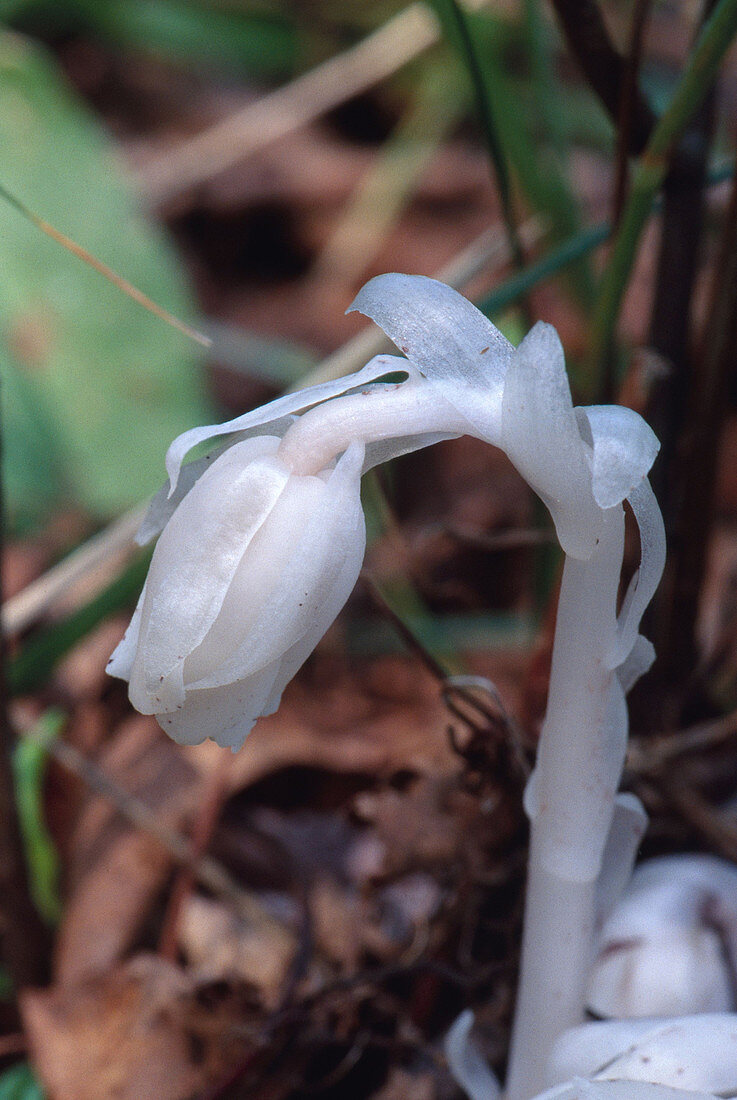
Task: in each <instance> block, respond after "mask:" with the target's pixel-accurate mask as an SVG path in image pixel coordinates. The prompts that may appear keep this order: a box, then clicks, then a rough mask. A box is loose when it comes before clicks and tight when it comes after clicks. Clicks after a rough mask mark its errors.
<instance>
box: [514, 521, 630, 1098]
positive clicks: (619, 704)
mask: <svg viewBox="0 0 737 1100" xmlns="http://www.w3.org/2000/svg"><path fill="white" fill-rule="evenodd" d="M623 548H624V512H623V509H622V507H621V506H618V507H616V508H611V509H609V510H608V511H606V512H605V513H604V524H603V527H602V533H601V536H600V539H599V544H598V546H597V548H596V550H595V552H594V554H593V555H592V557H591V558H590V559H589V560H588V561H581V560H577V559H575V558H571V557H570V556H569V557H567V558H566V563H565V568H564V571H563V581H562V584H561V592H560V599H559V602H558V616H557V620H556V629H555V643H554V647H553V663H552V668H551V674H550V690H549V694H548V709H547V713H546V716H545V721H544V723H543V728H542V733H541V735H540V746H539V749H538V758H537V767H536V772H535V775H534V777H533V780H532V786H531V787H530V788H529V789H528V792H527V796H526V809H527V812H528V814H529V815H530V819H531V839H530V865H529V872H528V882H527V899H526V904H525V926H524V936H523V944H522V964H521V975H520V985H519V992H518V997H517V1007H516V1012H515V1021H514V1028H513V1034H512V1048H511V1054H510V1064H509V1075H508V1082H507V1098H508V1100H529V1098H530V1097H532V1096H535V1095H536V1094H537V1093H538V1092H541V1091H542V1090H543V1088H544V1087H545V1084H546V1080H545V1075H546V1072H547V1066H548V1061H549V1058H550V1053H551V1050H552V1048H553V1045H554V1043H555V1041H556V1040H557V1038H558V1037H559V1036H560V1035H561V1033H562V1032H563V1031H565V1030H566V1029H567V1028H569V1027H573V1026H575V1025H576V1024H578V1023H580V1022H581V1021H582V1019H583V1011H584V996H585V991H586V980H587V976H588V972H589V967H590V963H591V952H592V950H593V931H594V914H595V895H596V885H597V879H598V876H599V871H600V869H601V861H602V855H603V852H604V846H605V844H606V839H607V835H608V833H609V829H610V826H611V821H612V816H613V810H614V798H615V794H616V790H617V787H618V786H619V780H620V777H621V772H622V767H623V765H624V751H625V744H626V737H627V730H626V725H627V722H626V713H625V711H624V709H623V708H624V695H623V693H622V690H621V688H620V687H619V684H618V681H617V678H616V672H613V671H612V670H610V669H609V668H608V667H607V666H608V663H609V662H608V660H607V655H608V654H609V653H610V652H611V646H612V643H613V640H614V637H615V632H616V608H617V589H618V586H619V578H620V570H621V565H622V554H623Z"/></svg>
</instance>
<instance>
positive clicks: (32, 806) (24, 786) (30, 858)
mask: <svg viewBox="0 0 737 1100" xmlns="http://www.w3.org/2000/svg"><path fill="white" fill-rule="evenodd" d="M65 720H66V719H65V716H64V715H63V714H62V713H61V712H60V711H56V710H49V711H47V712H46V714H44V715H43V716H42V717H41V718H40V719H39V720H38V722H37V723H36V725H35V726H34V728H33V730H32V731H31V736H29V737H24V738H22V739H21V740H20V741H19V742H18V744H17V745H16V747H15V750H14V752H13V773H14V779H15V796H16V805H17V806H18V816H19V818H20V827H21V833H22V835H23V843H24V845H25V851H26V863H27V866H28V875H29V878H30V885H31V896H32V898H33V901H34V903H35V905H36V908H37V909H38V911H39V913H40V914H41V916H42V917H43V918H44V920H46V921H47V922H48V923H49V924H56V923H57V921H58V920H59V917H60V916H61V897H60V895H59V857H58V855H57V851H56V847H55V845H54V842H53V840H52V839H51V835H50V833H49V830H48V828H47V827H46V816H45V812H44V780H45V778H46V764H47V761H48V746H49V744H50V743H51V742H52V741H54V740H55V739H56V738H57V737H58V736H59V733H60V732H61V729H62V727H63V725H64V722H65ZM1 1098H2V1091H0V1100H1Z"/></svg>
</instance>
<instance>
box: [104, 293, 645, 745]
mask: <svg viewBox="0 0 737 1100" xmlns="http://www.w3.org/2000/svg"><path fill="white" fill-rule="evenodd" d="M352 308H354V309H358V310H360V311H361V312H363V313H365V314H366V315H367V316H369V317H371V318H372V319H374V320H375V321H376V322H377V323H378V324H379V325H381V327H382V328H383V329H384V330H385V331H386V332H387V334H388V335H389V336H391V338H392V339H393V340H394V341H395V342H396V343H397V345H398V346H399V347H400V348H401V350H402V351H403V352H404V354H405V355H407V359H397V358H394V357H391V356H378V357H377V358H376V359H375V360H373V361H372V362H371V363H370V364H369V365H368V366H367V367H365V368H364V369H363V370H362V371H359V372H358V373H357V374H355V375H353V376H351V377H349V378H342V379H339V380H338V381H336V382H330V383H326V384H323V385H320V386H315V387H312V388H311V389H309V390H305V391H302V392H300V393H298V394H293V395H289V396H287V397H284V398H280V399H279V400H277V401H274V402H272V403H271V404H270V405H267V406H266V407H265V408H263V409H257V410H255V411H253V412H251V413H247V414H245V415H244V416H241V417H237V418H236V419H235V420H231V421H228V422H227V423H225V424H218V425H208V426H206V427H202V428H195V429H192V430H191V431H188V432H185V433H184V434H183V435H182V436H180V437H179V438H178V439H177V440H175V441H174V443H173V444H172V445H171V447H170V448H169V452H168V454H167V463H166V464H167V471H168V473H169V485H168V486H167V487H166V490H163V491H162V492H161V493H160V494H159V496H158V497H157V498H156V499H155V500H154V502H153V504H152V507H151V510H150V513H149V516H148V517H147V520H146V521H145V522H144V525H143V528H142V530H141V532H140V535H139V538H140V540H141V541H148V540H149V539H151V538H154V537H156V536H157V535H160V537H159V542H158V545H157V547H156V549H155V552H154V556H153V560H152V563H151V569H150V572H149V576H148V579H147V582H146V586H145V589H144V592H143V593H142V596H141V600H140V601H139V606H138V608H137V609H136V612H135V615H134V617H133V620H132V622H131V625H130V627H129V629H128V632H127V634H126V636H125V638H124V639H123V641H122V642H121V644H120V646H119V647H118V649H117V650H116V651H115V653H114V654H113V657H112V659H111V662H110V665H109V671H110V673H111V674H112V675H114V676H120V677H122V678H124V679H127V680H129V681H130V698H131V701H132V702H133V704H134V706H136V707H137V708H138V709H139V710H141V711H142V712H144V713H148V714H156V716H157V718H158V720H159V722H160V724H161V725H162V727H163V728H164V729H165V730H166V731H167V732H168V733H170V734H171V735H172V736H173V737H174V738H175V739H176V740H178V741H180V742H181V743H183V744H194V743H197V742H199V741H201V740H203V739H204V738H205V737H212V738H213V739H214V740H216V741H218V742H219V743H220V744H221V745H229V746H231V747H233V748H237V747H239V746H240V745H241V744H242V743H243V740H244V738H245V736H246V734H247V733H248V731H249V730H250V729H251V727H252V726H253V724H254V722H255V721H256V719H257V718H258V717H259V716H260V715H262V714H268V713H271V712H272V711H273V710H274V709H276V707H277V706H278V704H279V698H280V695H281V692H282V690H283V688H284V686H285V684H286V683H287V681H288V680H289V679H290V678H291V677H292V676H293V675H294V673H295V672H296V671H297V669H298V668H299V666H300V665H301V663H302V662H303V661H304V660H305V659H306V657H307V656H308V655H309V653H310V652H311V651H312V649H313V648H314V646H315V645H316V643H317V641H318V640H319V638H320V636H321V635H322V634H323V633H324V632H325V630H326V629H327V628H328V626H329V625H330V623H331V622H332V621H333V619H334V618H335V616H336V615H337V613H338V611H339V610H340V608H341V607H342V605H343V603H344V602H345V600H346V599H347V597H348V595H349V593H350V590H351V588H352V586H353V584H354V582H355V580H356V577H357V576H358V572H359V569H360V563H361V558H362V553H363V548H364V530H363V517H362V515H361V508H360V502H359V480H360V476H361V473H362V472H363V471H365V470H366V469H368V468H370V467H371V466H373V465H375V464H376V463H378V462H383V461H386V460H387V459H389V458H392V457H394V456H396V455H398V454H402V453H405V452H407V451H410V450H414V449H416V448H418V447H423V446H427V445H428V444H429V443H433V442H436V441H437V440H439V439H443V438H448V437H449V436H452V435H460V434H464V433H466V434H470V435H475V436H477V437H478V438H481V439H484V440H486V441H488V442H490V443H492V444H494V445H496V446H499V447H502V448H504V449H505V450H506V451H507V453H508V454H509V456H510V458H511V459H512V461H513V462H514V463H515V465H517V467H518V469H519V470H520V472H521V473H522V474H523V476H525V477H526V478H527V480H528V481H529V482H530V484H531V485H532V487H533V488H534V489H535V490H536V491H537V492H539V493H540V495H541V496H542V498H543V500H544V501H545V502H546V504H548V506H549V508H550V510H551V513H552V516H553V520H554V522H555V524H556V528H557V530H558V534H559V536H560V540H561V543H562V545H563V548H564V549H565V550H566V552H567V553H568V554H569V555H573V556H574V557H580V558H581V559H587V558H589V557H590V556H591V555H592V554H593V552H594V548H595V546H596V545H597V542H598V538H597V530H598V527H599V526H600V525H601V523H603V522H604V519H603V518H602V517H603V516H604V515H605V514H606V512H607V510H611V509H612V508H613V507H615V506H616V507H618V508H619V507H620V502H621V501H622V500H623V499H624V498H625V497H627V498H628V499H629V500H630V501H631V503H632V505H633V508H634V510H635V513H636V514H637V516H638V520H640V521H641V526H642V525H643V522H644V527H646V526H647V517H648V516H649V515H650V514H651V513H652V511H653V507H655V510H657V509H656V506H654V504H653V502H652V501H650V499H649V498H648V497H647V482H646V480H645V474H646V473H647V470H648V469H649V466H650V464H651V463H652V460H653V458H654V455H655V453H656V450H657V441H655V439H654V437H653V435H652V432H650V430H649V428H648V427H647V425H645V423H644V421H642V420H641V419H640V418H639V417H638V416H636V414H634V413H631V412H629V410H622V409H613V410H610V409H595V408H592V409H587V410H575V411H574V409H573V405H572V402H571V397H570V390H569V388H568V381H567V378H566V375H565V366H564V362H563V352H562V348H561V346H560V342H559V341H558V338H557V335H556V334H555V331H554V330H553V329H552V328H550V326H548V325H538V326H536V327H535V328H534V329H533V330H532V332H531V333H530V334H529V335H528V337H527V338H526V339H525V340H524V341H523V343H522V344H521V345H520V348H519V349H517V350H516V351H515V349H514V348H513V347H512V346H511V344H509V342H508V341H507V340H505V338H504V337H503V336H502V335H501V333H500V332H499V331H498V330H497V329H496V328H495V327H494V326H493V325H492V324H491V322H490V321H489V320H488V319H487V318H486V317H484V316H483V314H482V313H480V312H479V310H477V309H476V308H475V307H474V306H473V305H472V304H471V303H470V302H468V301H467V300H466V299H465V298H463V297H462V296H461V295H459V294H457V293H456V292H455V291H454V290H451V289H450V288H449V287H447V286H444V285H443V284H442V283H437V282H435V281H434V280H432V279H426V278H423V277H421V276H407V275H384V276H379V277H378V278H376V279H373V280H371V282H370V283H368V284H367V286H366V287H364V288H363V290H362V291H361V292H360V294H359V295H358V297H357V299H356V301H355V303H354V305H353V307H352ZM396 371H401V372H403V373H404V374H405V375H406V381H404V382H402V383H399V384H394V385H387V384H381V383H378V382H377V379H379V378H381V376H382V375H387V374H388V373H391V372H396ZM217 436H231V437H232V440H231V441H230V443H226V444H225V447H224V448H223V449H221V450H215V451H213V452H211V453H210V454H209V455H207V456H206V457H205V458H203V459H199V460H196V461H194V462H190V463H189V464H188V465H186V466H182V461H183V459H184V458H185V456H186V455H187V454H188V452H189V451H190V450H191V449H192V448H193V447H194V446H196V445H197V444H199V443H201V442H203V441H205V440H208V439H213V438H214V437H217ZM638 494H639V496H640V497H643V496H644V499H643V500H642V501H641V506H640V507H639V508H638V506H637V500H638ZM642 517H644V521H643V518H642ZM643 530H644V528H643ZM656 542H657V540H656ZM646 543H647V538H644V539H643V554H642V568H641V570H640V581H639V584H637V585H634V586H633V595H632V597H631V599H630V601H629V603H628V604H627V606H626V607H625V608H624V609H623V611H622V614H621V615H620V618H619V624H618V630H617V641H616V643H615V642H613V648H612V653H611V654H609V655H607V659H608V660H609V659H611V664H609V667H610V668H614V667H615V666H617V665H619V664H620V663H621V662H622V661H624V659H625V658H626V657H627V655H628V654H629V653H630V651H631V650H632V648H633V646H634V645H635V642H636V641H637V626H638V623H639V618H640V615H641V613H642V610H643V608H644V606H645V603H646V602H647V599H649V596H650V594H651V592H652V589H653V587H654V584H653V581H656V580H657V574H658V573H659V565H658V560H659V556H660V555H659V550H657V551H656V552H655V553H652V552H648V546H647V545H646ZM648 562H649V563H650V572H649V574H648ZM615 564H616V563H615ZM636 648H637V647H636ZM639 648H640V649H641V647H639ZM614 650H616V652H614ZM646 656H647V655H646V654H644V655H643V654H642V653H641V652H640V653H639V657H638V659H637V660H636V661H635V665H634V666H633V668H632V670H631V672H632V675H635V674H636V673H637V672H638V671H641V670H642V667H643V665H644V664H645V663H646V660H645V659H644V658H645V657H646Z"/></svg>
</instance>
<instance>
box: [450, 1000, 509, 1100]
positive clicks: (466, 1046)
mask: <svg viewBox="0 0 737 1100" xmlns="http://www.w3.org/2000/svg"><path fill="white" fill-rule="evenodd" d="M472 1027H473V1012H471V1010H470V1009H469V1008H467V1009H466V1011H465V1012H462V1013H461V1014H460V1016H459V1017H458V1019H457V1020H456V1021H455V1023H454V1024H453V1025H452V1026H451V1028H450V1030H449V1032H448V1034H447V1035H446V1036H445V1040H444V1042H443V1050H444V1052H445V1057H446V1059H447V1061H448V1069H449V1070H450V1073H451V1076H452V1077H453V1079H454V1081H456V1083H457V1084H459V1085H460V1086H461V1088H462V1089H463V1091H464V1092H465V1094H466V1096H468V1097H470V1100H497V1097H499V1096H501V1091H502V1090H501V1088H500V1087H499V1082H498V1081H497V1079H496V1077H495V1076H494V1074H493V1073H492V1072H491V1070H490V1069H489V1066H488V1065H487V1063H486V1062H485V1060H484V1059H483V1058H482V1056H481V1054H480V1052H479V1050H478V1048H477V1047H476V1046H475V1044H474V1043H473V1042H472V1040H471V1035H470V1033H471V1028H472Z"/></svg>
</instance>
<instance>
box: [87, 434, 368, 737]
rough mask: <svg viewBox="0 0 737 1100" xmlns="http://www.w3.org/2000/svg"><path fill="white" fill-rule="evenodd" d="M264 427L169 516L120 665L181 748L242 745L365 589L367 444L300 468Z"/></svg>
mask: <svg viewBox="0 0 737 1100" xmlns="http://www.w3.org/2000/svg"><path fill="white" fill-rule="evenodd" d="M279 443H280V439H279V438H278V437H275V436H269V435H267V436H257V437H255V438H251V439H246V440H244V441H243V442H240V443H236V444H235V445H234V446H232V447H230V448H228V449H227V450H226V451H224V452H223V453H222V454H221V455H220V456H219V457H218V458H217V459H216V460H215V461H214V462H213V463H212V464H211V465H210V466H209V468H208V469H207V470H206V471H205V472H204V473H203V474H202V475H201V477H200V478H199V479H198V480H197V482H196V484H195V485H194V486H193V488H192V489H190V491H189V492H188V493H187V495H186V496H185V497H184V499H183V500H182V502H181V503H180V504H179V506H178V507H177V509H176V510H175V512H174V514H173V515H172V517H171V519H170V520H169V521H168V523H167V524H166V527H165V528H164V530H163V532H162V534H161V537H160V538H159V542H158V544H157V546H156V550H155V551H154V556H153V560H152V562H151V568H150V571H149V575H148V579H147V581H146V586H145V589H144V591H143V593H142V596H141V600H140V602H139V606H138V608H137V610H136V614H135V616H134V618H133V621H132V623H131V625H130V627H129V629H128V632H127V634H126V636H125V638H124V640H123V642H122V643H121V645H120V646H119V647H118V649H117V650H116V652H115V654H114V655H113V659H112V663H111V665H110V668H109V671H110V672H111V673H112V674H113V675H116V676H124V677H125V678H127V679H129V680H130V698H131V702H132V703H133V705H134V706H135V707H136V708H137V709H138V710H140V711H141V712H142V713H144V714H156V715H157V718H158V720H159V722H160V724H161V726H162V728H163V729H164V730H166V732H167V733H169V734H171V736H172V737H173V738H174V739H175V740H177V741H179V742H180V743H182V744H193V743H197V742H198V741H201V740H202V739H203V738H204V737H213V738H214V739H215V740H216V741H218V743H219V744H221V745H229V746H231V747H233V748H238V747H240V745H242V743H243V741H244V739H245V736H246V734H247V733H248V732H249V730H250V728H251V726H252V725H253V723H254V722H255V720H256V718H257V717H258V716H259V715H260V714H269V713H271V712H272V711H273V710H275V709H276V707H277V706H278V705H279V700H280V697H281V693H282V691H283V689H284V686H285V684H286V683H287V682H288V681H289V680H290V679H291V677H292V676H293V675H294V673H295V671H296V670H297V669H298V668H299V666H300V665H301V664H302V662H303V661H304V659H305V658H306V657H307V655H308V654H309V653H310V652H311V650H312V649H313V648H314V646H315V644H316V643H317V641H318V639H319V638H320V637H321V635H322V634H323V633H324V632H325V630H326V629H327V627H328V626H329V625H330V623H331V622H332V620H333V619H334V618H335V616H336V615H337V613H338V611H339V610H340V608H341V607H342V606H343V604H344V603H345V601H346V599H347V598H348V595H349V594H350V591H351V589H352V588H353V585H354V584H355V581H356V577H357V576H358V571H359V569H360V567H361V561H362V559H363V552H364V546H365V538H366V535H365V528H364V522H363V513H362V510H361V504H360V497H359V480H360V475H361V466H362V462H363V447H362V446H361V445H360V444H355V445H354V446H352V447H349V448H348V450H347V451H346V452H345V453H344V454H343V455H342V457H341V458H340V460H339V461H338V462H337V464H336V465H335V467H334V468H333V469H332V470H329V471H323V472H321V473H320V474H319V475H317V476H314V475H307V476H296V475H294V474H292V473H291V471H290V470H289V468H288V467H287V466H285V465H284V463H283V462H282V461H281V460H280V459H279V458H278V456H277V455H276V451H277V449H278V446H279Z"/></svg>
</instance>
